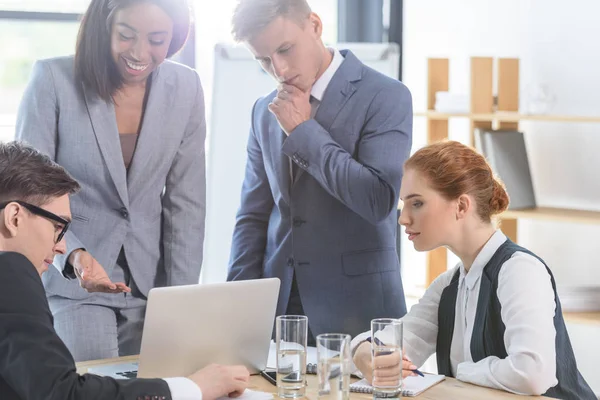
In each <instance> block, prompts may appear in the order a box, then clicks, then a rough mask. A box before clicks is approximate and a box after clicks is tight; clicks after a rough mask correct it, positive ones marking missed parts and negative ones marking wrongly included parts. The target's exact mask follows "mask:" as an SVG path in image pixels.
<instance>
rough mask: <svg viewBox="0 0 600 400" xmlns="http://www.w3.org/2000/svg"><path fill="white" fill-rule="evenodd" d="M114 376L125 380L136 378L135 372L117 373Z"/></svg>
mask: <svg viewBox="0 0 600 400" xmlns="http://www.w3.org/2000/svg"><path fill="white" fill-rule="evenodd" d="M115 375H119V376H122V377H123V378H126V379H133V378H136V377H137V371H123V372H117V373H116V374H115Z"/></svg>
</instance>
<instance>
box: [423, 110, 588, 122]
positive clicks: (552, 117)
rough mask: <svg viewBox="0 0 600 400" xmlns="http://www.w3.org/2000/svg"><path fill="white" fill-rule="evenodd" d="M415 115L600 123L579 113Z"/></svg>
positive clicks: (436, 113) (426, 113)
mask: <svg viewBox="0 0 600 400" xmlns="http://www.w3.org/2000/svg"><path fill="white" fill-rule="evenodd" d="M414 116H416V117H427V118H429V119H431V120H438V121H443V120H447V119H450V118H468V119H471V120H473V121H483V122H485V121H500V122H520V121H546V122H587V123H600V117H592V116H580V115H531V114H519V113H515V112H496V113H487V114H481V113H441V112H437V111H425V112H418V113H414Z"/></svg>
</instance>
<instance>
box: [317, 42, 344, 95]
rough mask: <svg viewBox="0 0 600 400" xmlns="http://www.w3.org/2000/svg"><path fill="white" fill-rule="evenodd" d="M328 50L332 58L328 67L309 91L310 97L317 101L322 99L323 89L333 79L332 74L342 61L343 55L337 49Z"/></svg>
mask: <svg viewBox="0 0 600 400" xmlns="http://www.w3.org/2000/svg"><path fill="white" fill-rule="evenodd" d="M328 50H329V52H331V53H333V59H332V60H331V63H330V64H329V67H327V69H326V70H325V72H323V74H322V75H321V76H320V77H319V79H317V81H316V82H315V83H314V84H313V87H312V89H311V91H310V94H311V95H312V97H314V98H315V99H317V100H318V101H319V102H320V101H322V100H323V95H324V94H325V89H327V86H328V85H329V82H331V79H333V75H335V72H336V71H337V70H338V68H340V65H342V63H343V62H344V56H342V53H340V52H339V50H337V49H332V48H328Z"/></svg>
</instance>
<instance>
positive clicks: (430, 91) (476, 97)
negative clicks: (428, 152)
mask: <svg viewBox="0 0 600 400" xmlns="http://www.w3.org/2000/svg"><path fill="white" fill-rule="evenodd" d="M494 63H496V74H495V77H496V79H497V93H496V97H497V102H496V104H495V105H494V93H493V86H494V85H493V84H494ZM448 83H449V60H448V59H447V58H430V59H428V61H427V111H425V112H420V113H419V112H417V113H415V114H414V115H415V117H423V118H425V119H426V121H427V124H426V127H427V143H434V142H436V141H440V140H444V139H447V138H448V121H449V120H450V119H451V118H466V119H468V120H469V121H470V130H471V135H470V143H469V144H470V145H473V144H474V134H475V129H476V128H484V129H491V128H493V129H519V122H521V121H542V122H567V123H600V117H595V116H577V115H546V114H544V115H531V114H522V113H519V59H517V58H498V59H496V60H495V59H494V58H492V57H472V58H471V104H470V112H469V113H442V112H437V111H434V107H435V94H436V92H438V91H448V86H449V85H448ZM499 218H500V222H501V225H500V228H501V229H502V231H503V232H504V233H505V234H506V236H508V237H509V238H510V239H511V240H512V241H514V242H517V239H518V238H517V227H518V220H519V219H537V220H549V221H558V222H571V223H580V224H600V212H598V211H584V210H572V209H559V208H549V207H537V208H535V209H528V210H507V211H506V212H504V213H502V214H501V215H500V216H499ZM446 269H447V250H446V249H445V248H439V249H436V250H433V251H430V252H428V253H427V269H426V286H429V284H430V283H431V282H432V281H433V280H434V279H435V278H436V277H437V276H438V275H440V274H441V273H443V272H445V271H446ZM565 318H566V319H567V320H569V321H573V322H581V323H593V324H598V325H600V312H591V313H565Z"/></svg>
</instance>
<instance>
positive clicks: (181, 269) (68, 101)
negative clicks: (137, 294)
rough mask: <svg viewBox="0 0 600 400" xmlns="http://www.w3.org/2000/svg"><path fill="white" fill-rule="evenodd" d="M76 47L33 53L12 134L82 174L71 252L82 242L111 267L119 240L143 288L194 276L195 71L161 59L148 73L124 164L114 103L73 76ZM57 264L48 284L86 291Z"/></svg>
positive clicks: (198, 111) (200, 109) (198, 97)
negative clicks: (36, 57) (67, 52)
mask: <svg viewBox="0 0 600 400" xmlns="http://www.w3.org/2000/svg"><path fill="white" fill-rule="evenodd" d="M73 60H74V59H73V57H61V58H54V59H49V60H44V61H38V62H37V63H36V64H35V65H34V68H33V72H32V75H31V79H30V82H29V85H28V87H27V89H26V91H25V94H24V96H23V100H22V102H21V105H20V109H19V113H18V118H17V132H16V137H17V139H19V140H23V141H26V142H28V143H30V144H31V145H33V146H34V147H36V148H37V149H39V150H41V151H42V152H44V153H46V154H48V155H49V156H50V157H51V158H52V159H54V160H55V161H56V162H58V163H59V164H60V165H62V166H63V167H65V168H66V169H67V171H69V173H70V174H71V175H72V176H73V177H74V178H75V179H77V181H78V182H79V183H80V184H81V186H82V190H81V191H80V192H79V193H78V194H76V195H74V196H71V210H72V214H73V223H72V224H71V228H70V230H69V233H68V234H67V236H66V240H67V249H68V253H70V252H71V251H73V250H74V249H77V248H82V247H83V248H85V249H86V250H88V251H89V252H90V253H91V254H92V255H93V256H94V257H95V258H96V259H97V260H98V261H99V262H100V264H102V266H103V267H104V268H105V269H106V270H107V272H108V273H109V275H110V272H111V270H112V268H113V266H114V265H115V262H116V260H117V256H118V254H119V251H120V250H121V247H124V249H125V254H126V257H127V261H128V263H129V267H130V269H131V274H132V276H133V279H134V280H135V283H136V285H137V286H138V288H139V289H140V291H141V292H142V293H143V294H144V295H147V293H148V291H149V290H150V289H151V288H152V287H154V286H164V285H181V284H191V283H197V282H198V278H199V274H200V267H201V264H202V245H203V241H204V218H205V211H206V207H205V204H206V201H205V198H206V183H205V153H204V140H205V136H206V123H205V118H204V96H203V92H202V87H201V85H200V79H199V77H198V75H197V73H196V72H195V71H193V70H192V69H190V68H188V67H185V66H183V65H180V64H177V63H174V62H171V61H165V62H164V63H163V64H161V65H160V66H159V67H158V68H157V70H156V71H154V72H153V75H152V87H151V90H150V95H149V98H148V102H147V106H146V111H145V115H144V119H143V122H142V127H141V131H140V135H139V139H138V142H137V147H136V149H135V153H134V157H133V160H132V163H131V165H130V168H129V171H127V170H126V169H125V164H124V162H123V156H122V153H121V148H120V141H119V136H118V135H119V132H118V129H117V123H116V116H115V110H114V107H113V105H112V104H110V103H106V102H105V101H103V100H101V99H100V98H99V97H97V96H95V95H94V94H92V93H90V91H89V90H87V89H85V88H84V87H83V86H82V85H81V83H79V82H76V81H75V78H74V70H73V67H74V63H73ZM66 259H67V257H66V256H57V257H55V259H54V265H55V266H56V267H57V268H56V269H50V270H49V271H48V272H47V273H46V274H44V286H45V287H46V290H47V292H48V293H49V294H57V295H61V296H64V297H68V298H73V299H82V298H85V297H87V296H88V294H87V292H85V291H84V290H83V289H81V288H80V287H79V285H78V282H77V281H76V280H67V279H64V277H63V276H62V275H61V274H60V272H59V271H63V270H64V268H65V263H66Z"/></svg>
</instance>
